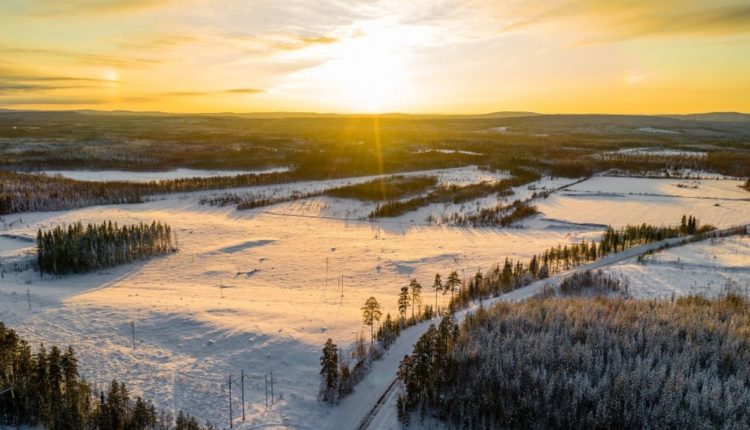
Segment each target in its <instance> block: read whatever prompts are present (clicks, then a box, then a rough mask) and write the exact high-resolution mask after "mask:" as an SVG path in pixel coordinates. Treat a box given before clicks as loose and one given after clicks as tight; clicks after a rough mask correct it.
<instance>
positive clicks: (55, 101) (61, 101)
mask: <svg viewBox="0 0 750 430" xmlns="http://www.w3.org/2000/svg"><path fill="white" fill-rule="evenodd" d="M106 102H107V100H104V99H96V98H78V97H15V98H13V97H12V98H6V97H0V104H2V105H4V106H15V105H93V104H102V103H106Z"/></svg>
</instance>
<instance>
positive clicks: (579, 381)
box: [398, 296, 750, 429]
mask: <svg viewBox="0 0 750 430" xmlns="http://www.w3.org/2000/svg"><path fill="white" fill-rule="evenodd" d="M748 330H750V307H749V306H748V303H747V302H746V301H745V300H744V299H742V298H739V297H737V296H728V297H725V298H722V299H717V300H712V301H710V300H707V299H704V298H700V297H688V298H684V299H678V300H677V301H676V302H674V303H672V302H667V301H653V300H652V301H639V300H632V299H622V298H618V299H614V298H602V297H600V298H596V299H581V298H576V299H544V300H531V301H525V302H521V303H517V304H506V303H501V304H498V305H496V306H494V307H493V308H491V309H489V310H485V309H483V308H480V309H479V311H478V312H476V313H475V314H471V315H468V316H467V317H466V319H465V320H464V322H463V323H462V325H461V326H460V328H457V326H456V325H455V323H453V322H452V321H451V320H450V319H449V317H446V318H444V319H443V322H442V323H441V324H440V326H439V327H437V328H436V327H434V326H432V327H430V329H429V330H428V331H427V333H425V335H424V336H423V337H422V338H421V339H420V340H419V341H418V342H417V344H416V346H415V348H414V352H413V353H412V354H411V355H409V356H407V357H406V358H405V359H404V360H403V362H402V364H401V367H400V371H399V378H400V379H401V381H403V383H404V387H405V389H406V391H405V394H404V395H402V397H401V398H400V399H399V400H398V406H399V417H400V418H401V421H402V423H405V424H408V421H409V419H410V418H411V417H412V415H413V413H414V412H416V413H417V414H418V415H419V416H430V417H435V418H438V419H440V420H444V421H445V422H447V423H448V425H450V426H451V427H456V428H471V429H494V428H729V427H738V426H739V427H748V426H750V394H749V393H750V366H748V363H749V362H750V339H749V338H748V337H747V332H748Z"/></svg>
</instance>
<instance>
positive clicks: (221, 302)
mask: <svg viewBox="0 0 750 430" xmlns="http://www.w3.org/2000/svg"><path fill="white" fill-rule="evenodd" d="M423 173H424V172H420V174H423ZM431 174H437V175H438V178H439V180H440V181H441V182H444V183H460V184H467V183H472V182H478V181H482V180H492V179H499V178H501V177H503V175H502V174H499V173H495V172H485V171H481V170H479V169H476V168H461V169H447V170H441V171H437V172H432V173H431ZM131 175H137V174H136V173H131ZM126 179H138V178H126ZM365 179H366V178H357V179H351V180H343V181H342V180H338V181H319V182H308V183H300V184H290V185H277V186H272V187H271V186H269V187H257V188H247V189H242V190H232V191H233V192H242V193H252V194H257V195H283V194H284V193H291V192H294V191H298V192H304V191H313V190H317V189H323V188H326V187H329V186H335V185H339V184H342V183H350V182H356V181H363V180H365ZM574 182H577V181H576V180H561V179H552V178H545V179H543V180H541V181H540V182H539V183H537V184H535V186H536V187H537V188H546V189H549V190H554V189H558V188H560V187H564V186H566V185H569V184H572V183H574ZM739 185H740V181H735V180H729V179H725V180H716V179H705V180H680V179H648V178H624V177H605V176H601V177H594V178H592V179H589V180H586V181H583V182H579V183H575V184H574V185H571V186H569V187H567V188H564V189H562V190H559V191H557V192H554V193H553V194H552V195H550V196H549V197H548V198H546V199H543V200H539V201H537V202H536V205H537V207H538V208H539V210H540V212H541V214H540V215H538V216H536V217H534V218H530V219H526V220H523V221H521V222H519V223H517V224H516V225H514V226H512V227H511V228H505V229H500V228H458V227H449V226H435V225H428V224H427V222H426V220H427V217H428V216H430V215H436V214H444V213H453V212H462V211H467V210H474V209H476V208H481V207H492V206H495V205H496V204H498V203H499V202H500V201H502V200H500V201H499V200H498V199H497V198H496V197H491V198H490V197H486V198H483V199H477V200H476V201H473V202H467V203H465V204H462V205H444V204H440V205H430V206H428V207H425V208H422V209H420V210H418V211H415V212H410V213H407V214H405V215H403V216H401V217H398V218H390V219H383V220H378V221H370V220H367V219H366V216H367V214H368V213H369V211H370V210H371V209H372V206H373V204H366V203H361V202H358V201H355V200H346V199H336V198H328V197H315V198H310V199H303V200H299V201H295V202H290V203H282V204H278V205H274V206H269V207H266V208H261V209H255V210H249V211H237V210H236V209H235V208H234V207H233V206H226V207H220V208H219V207H211V206H206V205H201V204H200V202H199V200H200V198H201V197H204V196H206V195H212V194H220V193H221V192H223V191H214V192H201V193H188V194H181V195H169V196H164V197H159V198H155V199H152V200H151V201H149V202H146V203H142V204H134V205H113V206H97V207H90V208H85V209H80V210H72V211H66V212H44V213H24V214H16V215H12V216H7V217H5V219H4V220H3V223H2V224H0V226H2V227H3V231H2V234H3V235H4V236H3V237H0V258H2V263H3V268H4V270H5V273H4V275H3V276H4V277H3V279H2V280H0V320H2V321H4V322H5V323H6V324H7V325H8V326H11V327H14V328H16V329H17V330H18V331H19V333H20V334H21V335H22V336H24V337H26V338H28V339H29V340H31V341H33V342H48V343H55V344H62V345H67V344H70V345H73V346H74V347H75V348H76V350H77V352H78V354H79V358H80V362H81V364H82V369H83V373H84V376H85V377H86V378H87V379H88V380H90V381H92V382H95V383H96V384H102V385H103V384H105V383H106V382H108V381H109V380H111V379H112V378H118V379H121V380H123V381H126V382H127V383H128V385H129V387H130V388H131V389H132V390H133V391H134V392H135V393H139V394H140V393H143V394H145V395H147V396H148V397H149V398H152V399H154V400H155V401H156V402H157V403H158V405H159V406H161V407H165V408H167V409H173V410H174V411H178V410H184V411H188V412H190V413H192V414H194V415H196V416H198V417H200V418H201V419H203V420H208V421H209V422H212V423H214V424H216V425H220V426H224V424H225V423H226V422H227V414H228V411H227V407H228V387H227V379H228V377H229V375H233V376H234V377H239V375H240V371H242V370H244V372H245V374H246V375H247V376H246V378H247V379H246V394H245V396H246V399H245V400H246V405H247V408H248V409H247V411H246V412H247V417H248V420H247V423H246V424H245V425H246V426H248V428H251V427H253V426H260V425H272V424H273V425H287V426H292V427H295V428H336V427H337V422H333V421H334V419H333V416H332V412H331V411H332V410H331V409H330V408H328V407H327V406H323V405H321V404H320V403H319V402H318V401H317V392H318V387H319V379H318V371H319V362H318V360H319V357H320V349H321V346H322V344H323V342H324V341H325V340H326V339H327V338H329V337H331V338H333V339H334V341H336V342H337V343H338V344H339V345H341V346H346V345H348V344H350V343H351V342H352V341H353V340H354V339H355V338H356V337H357V336H358V334H359V333H360V331H362V330H363V329H364V327H363V326H362V322H361V312H360V307H361V306H362V303H363V302H364V300H365V299H366V298H367V297H369V296H375V297H376V298H377V299H378V301H380V302H381V304H382V305H383V306H384V311H385V312H390V313H391V314H392V315H394V314H396V313H397V312H396V295H397V293H398V290H399V289H400V287H401V286H403V285H406V284H408V282H409V280H410V279H411V278H417V279H418V280H419V281H420V282H421V283H422V284H423V285H424V286H425V289H424V292H423V294H424V302H425V303H428V304H429V303H432V302H433V301H434V295H432V294H430V288H429V286H430V285H431V284H432V279H433V277H434V274H435V273H436V272H440V273H441V274H443V275H446V274H447V272H449V271H451V270H458V271H459V273H463V274H465V275H466V276H469V275H471V274H473V273H475V272H476V271H477V270H478V269H481V270H488V269H490V268H491V267H492V266H493V265H494V264H497V263H502V261H503V260H504V259H505V257H506V256H507V257H512V258H527V257H529V256H530V255H531V254H533V253H537V252H541V251H543V250H544V249H546V248H547V247H549V246H553V245H557V244H559V243H563V244H564V243H569V242H572V241H579V240H582V239H586V240H590V239H593V238H596V237H598V235H599V234H600V232H601V230H602V229H603V227H604V226H605V225H607V224H611V225H614V226H621V225H625V224H627V223H631V224H632V223H639V224H640V223H644V222H645V223H650V224H656V225H663V224H675V223H677V222H678V221H679V218H680V216H682V215H683V214H695V215H697V216H698V217H699V219H700V221H701V222H702V223H708V224H713V225H715V226H717V227H728V226H732V225H738V224H743V223H747V222H748V221H750V219H749V218H750V215H749V214H750V193H748V192H747V191H744V190H742V189H740V188H739ZM528 197H530V190H528V187H521V188H520V189H517V190H516V195H515V196H511V197H509V201H512V200H514V199H516V198H521V199H524V198H528ZM110 219H111V220H113V221H117V222H118V223H121V224H122V223H128V224H130V223H137V222H140V221H143V222H150V221H152V220H159V221H161V222H166V223H168V224H170V225H171V226H172V227H173V228H175V229H176V230H177V233H178V240H179V252H177V253H174V254H170V255H167V256H164V257H160V258H155V259H152V260H149V261H144V262H140V263H135V264H129V265H125V266H120V267H117V268H115V269H110V270H105V271H101V272H97V273H92V274H87V275H78V276H65V277H58V278H52V277H47V276H45V277H44V278H40V276H39V274H38V273H36V272H34V271H32V270H24V265H23V264H24V262H25V261H28V260H29V259H30V258H31V256H29V255H28V254H29V253H33V249H34V248H33V245H34V244H33V242H32V241H29V240H24V238H28V239H33V238H34V236H35V234H36V231H37V229H38V228H42V229H45V228H50V227H54V226H56V225H61V224H69V223H73V222H77V221H82V222H84V223H87V222H96V223H99V222H101V221H102V220H110ZM748 255H750V251H748V241H747V238H746V237H745V238H733V239H724V240H716V241H713V242H711V241H707V242H702V243H698V244H692V245H689V246H685V247H681V248H675V249H673V250H669V251H665V252H661V253H656V254H653V255H652V256H649V257H647V258H646V259H645V261H640V262H639V261H628V262H624V263H619V264H616V265H614V266H612V267H610V268H608V269H607V270H611V271H613V272H616V273H618V274H620V275H621V276H623V277H626V278H627V279H628V281H629V282H630V283H631V291H633V293H634V295H636V296H638V297H653V296H657V297H669V296H671V295H672V294H681V293H695V292H698V293H715V292H716V291H720V290H721V289H724V288H726V287H727V284H729V283H734V284H738V285H734V284H733V286H735V287H737V286H739V287H742V286H743V285H744V286H745V287H746V286H747V282H748V277H747V273H746V270H745V269H746V268H745V267H743V262H745V263H744V264H745V265H746V262H747V258H748ZM701 261H704V262H703V263H701ZM705 261H709V263H705ZM16 264H18V265H20V266H19V267H20V268H21V270H20V271H13V270H12V268H13V267H15V266H14V265H16ZM705 264H709V265H711V266H712V267H711V268H706V267H703V266H702V265H705ZM685 273H691V274H690V275H689V280H688V282H687V283H686V284H685V285H688V286H691V285H694V286H695V288H692V287H690V288H688V287H678V286H676V285H675V282H676V281H677V280H683V279H686V278H685ZM653 279H656V280H658V282H657V281H654V282H652V280H653ZM341 280H343V282H342V281H341ZM728 280H729V281H731V282H729V281H728ZM342 283H343V287H342ZM444 299H445V297H444V296H439V297H438V300H440V301H442V300H444ZM131 322H132V323H133V324H134V326H135V339H136V347H135V349H133V347H132V344H131V342H132V340H131V334H132V333H131ZM270 372H273V377H274V395H275V403H274V404H273V405H270V406H269V407H268V408H267V407H266V397H265V382H264V375H266V374H267V373H270ZM373 377H376V376H373ZM233 396H234V397H233V398H234V399H235V402H236V404H238V403H239V390H233ZM369 406H370V405H363V406H362V407H364V408H367V407H369ZM238 410H239V409H238V408H235V417H239V416H240V415H239V412H238ZM337 413H338V412H337Z"/></svg>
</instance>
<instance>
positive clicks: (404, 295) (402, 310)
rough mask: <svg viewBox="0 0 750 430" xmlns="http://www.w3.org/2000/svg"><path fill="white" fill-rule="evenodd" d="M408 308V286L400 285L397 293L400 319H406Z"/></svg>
mask: <svg viewBox="0 0 750 430" xmlns="http://www.w3.org/2000/svg"><path fill="white" fill-rule="evenodd" d="M407 309H409V287H401V293H400V294H399V295H398V313H399V315H401V320H402V321H405V320H406V310H407Z"/></svg>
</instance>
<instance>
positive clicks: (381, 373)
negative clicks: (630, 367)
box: [328, 225, 750, 430]
mask: <svg viewBox="0 0 750 430" xmlns="http://www.w3.org/2000/svg"><path fill="white" fill-rule="evenodd" d="M737 227H739V226H737ZM737 227H730V228H727V229H722V230H717V231H714V232H711V233H710V234H706V235H704V236H703V237H702V238H701V240H705V239H709V238H711V237H716V236H721V235H724V234H728V233H730V232H732V231H733V230H735V229H736V228H737ZM744 227H745V229H744V231H750V230H748V229H750V225H746V226H744ZM692 240H693V237H692V236H688V237H677V238H672V239H666V240H663V241H660V242H654V243H647V244H644V245H640V246H636V247H633V248H630V249H626V250H625V251H622V252H618V253H616V254H611V255H608V256H606V257H604V258H602V259H600V260H597V261H595V262H593V263H590V264H584V265H581V266H577V267H575V268H573V269H571V270H568V271H565V272H561V273H559V274H557V275H555V276H552V277H550V278H547V279H542V280H539V281H536V282H534V283H531V284H529V285H527V286H525V287H523V288H519V289H517V290H514V291H511V292H509V293H507V294H503V295H501V296H498V297H494V298H491V299H487V300H484V302H483V303H484V305H485V306H487V305H491V304H493V303H497V302H500V301H511V302H517V301H521V300H525V299H528V298H531V297H534V296H536V295H537V294H539V293H540V292H541V291H542V289H543V288H544V287H545V286H550V287H553V288H557V287H558V286H559V285H560V283H561V282H562V280H563V279H565V278H566V277H567V276H569V275H571V274H573V273H575V272H581V271H586V270H595V269H599V268H602V267H605V266H609V265H612V264H615V263H619V262H622V261H624V260H627V259H630V258H634V257H638V256H640V255H644V254H647V253H649V252H651V251H656V250H658V249H660V248H663V247H665V246H668V247H674V246H681V245H685V244H687V243H691V241H692ZM478 306H479V305H478V304H474V305H472V306H470V307H469V308H466V309H463V310H461V311H459V312H457V313H456V315H455V318H456V321H458V322H460V321H462V320H463V319H464V317H465V316H466V314H467V313H469V312H473V311H475V310H476V309H477V307H478ZM437 321H438V320H437V319H434V320H431V321H425V322H423V323H421V324H419V325H416V326H414V327H411V328H409V329H408V330H406V331H404V333H403V334H402V335H401V336H400V337H399V338H398V340H397V341H396V342H395V343H394V344H393V345H392V346H391V349H390V351H389V353H388V355H386V357H384V358H383V359H382V360H380V361H377V362H376V363H375V365H374V368H373V372H372V373H371V374H370V377H368V379H367V380H366V381H363V382H362V383H360V384H359V385H358V386H357V387H356V388H355V392H354V393H353V394H352V395H351V396H349V397H348V398H346V399H344V400H343V401H342V402H341V404H340V405H339V406H338V407H337V408H336V409H334V410H333V411H332V414H331V417H330V419H329V420H328V422H329V423H330V425H331V427H330V428H348V429H358V430H364V429H391V428H393V429H396V428H400V426H399V424H398V421H397V416H396V411H395V410H394V409H395V408H394V406H395V402H396V398H397V395H398V392H399V390H400V384H398V383H397V379H396V373H397V371H398V366H399V364H400V361H401V359H402V358H403V357H404V355H407V354H410V353H411V351H412V349H413V348H414V345H415V344H416V342H417V340H419V337H420V336H421V335H422V334H423V333H425V332H426V331H427V329H428V328H429V326H430V324H436V323H437Z"/></svg>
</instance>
